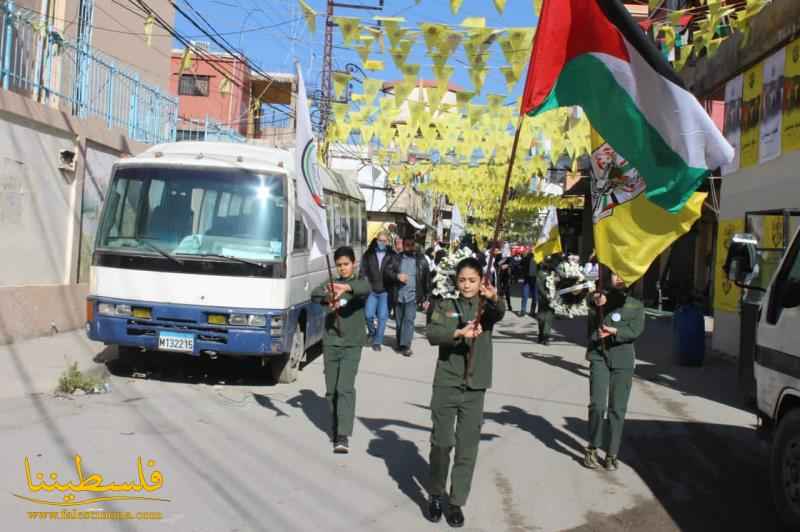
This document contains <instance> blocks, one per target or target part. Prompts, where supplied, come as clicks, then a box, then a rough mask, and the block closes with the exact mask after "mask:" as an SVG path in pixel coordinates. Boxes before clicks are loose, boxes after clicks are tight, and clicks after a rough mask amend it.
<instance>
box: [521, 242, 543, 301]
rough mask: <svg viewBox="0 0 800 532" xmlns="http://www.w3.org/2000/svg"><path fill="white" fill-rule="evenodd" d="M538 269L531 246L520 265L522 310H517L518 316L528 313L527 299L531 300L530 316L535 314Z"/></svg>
mask: <svg viewBox="0 0 800 532" xmlns="http://www.w3.org/2000/svg"><path fill="white" fill-rule="evenodd" d="M538 269H539V265H538V264H537V263H536V257H534V256H533V246H531V247H530V249H529V250H528V253H526V254H525V256H524V257H522V263H521V264H520V277H521V278H522V308H520V309H519V311H520V314H519V315H520V316H524V315H525V314H526V313H527V312H528V298H531V310H530V315H531V316H533V315H534V314H535V312H536V279H537V277H538V275H537V273H538Z"/></svg>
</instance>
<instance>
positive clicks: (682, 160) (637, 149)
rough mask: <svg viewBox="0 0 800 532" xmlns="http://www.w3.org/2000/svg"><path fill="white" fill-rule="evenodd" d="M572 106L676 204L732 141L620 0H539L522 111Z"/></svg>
mask: <svg viewBox="0 0 800 532" xmlns="http://www.w3.org/2000/svg"><path fill="white" fill-rule="evenodd" d="M571 105H579V106H581V107H582V108H583V110H584V111H585V112H586V114H587V116H588V117H589V121H590V122H591V123H592V127H593V128H595V129H596V130H597V131H598V132H599V133H600V135H602V137H603V138H605V139H606V140H607V141H608V143H609V144H610V145H611V146H613V148H614V150H616V151H617V152H618V153H619V154H620V155H621V156H622V157H624V158H625V159H626V160H627V161H628V162H630V164H631V165H632V166H633V167H634V168H636V169H637V170H638V171H639V173H640V175H642V176H645V179H646V183H647V187H646V192H645V194H646V197H647V198H648V199H649V200H650V201H651V202H653V203H654V204H656V205H658V206H659V207H661V208H663V209H666V210H667V211H670V212H673V213H674V212H679V211H680V210H681V208H682V207H683V206H684V204H685V203H686V202H687V201H688V200H689V198H690V197H691V196H692V194H693V192H694V191H695V190H696V189H697V187H698V186H700V184H701V183H702V181H703V179H704V178H705V177H706V176H707V175H708V173H709V172H710V171H711V170H714V169H716V168H718V167H719V166H721V165H723V164H727V163H728V162H730V161H731V160H732V159H733V155H734V152H733V148H732V147H731V146H730V144H728V142H727V141H726V140H725V138H724V137H723V136H722V133H720V131H719V130H718V129H717V127H716V125H715V124H714V122H713V121H712V120H711V118H710V117H709V116H708V114H707V113H706V111H705V110H704V109H703V107H702V106H701V105H700V103H699V102H698V101H697V99H696V98H695V97H694V96H693V95H692V94H691V93H690V92H689V91H687V90H686V89H685V88H684V86H683V83H682V82H681V80H680V79H679V78H678V76H677V75H676V74H675V72H674V71H673V70H672V68H671V67H670V66H669V63H667V61H666V59H664V57H663V56H662V55H661V53H660V52H659V51H658V50H657V49H656V47H655V45H654V44H653V43H651V42H650V41H649V40H648V38H647V36H646V35H645V34H644V32H643V31H642V30H641V28H640V27H639V26H638V25H637V24H636V23H635V22H634V20H633V19H632V18H631V16H630V14H629V13H628V11H627V10H626V9H625V7H624V6H623V4H622V3H621V2H620V1H619V0H545V3H544V7H543V8H542V15H541V18H540V20H539V28H538V30H537V33H536V42H535V44H534V48H533V52H532V55H531V64H530V66H529V68H528V79H527V81H526V83H525V93H524V95H523V99H522V109H521V112H522V113H526V114H530V115H536V114H539V113H542V112H544V111H547V110H549V109H553V108H555V107H562V106H571Z"/></svg>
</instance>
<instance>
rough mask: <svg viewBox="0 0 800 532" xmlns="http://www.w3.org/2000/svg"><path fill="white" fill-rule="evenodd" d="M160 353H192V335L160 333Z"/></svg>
mask: <svg viewBox="0 0 800 532" xmlns="http://www.w3.org/2000/svg"><path fill="white" fill-rule="evenodd" d="M158 349H159V350H160V351H177V352H180V353H194V335H193V334H187V333H173V332H162V333H159V335H158Z"/></svg>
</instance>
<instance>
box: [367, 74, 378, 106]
mask: <svg viewBox="0 0 800 532" xmlns="http://www.w3.org/2000/svg"><path fill="white" fill-rule="evenodd" d="M382 86H383V80H380V79H374V78H367V79H365V80H364V101H365V102H366V103H367V104H372V101H373V100H375V96H377V94H378V91H379V90H380V88H381V87H382Z"/></svg>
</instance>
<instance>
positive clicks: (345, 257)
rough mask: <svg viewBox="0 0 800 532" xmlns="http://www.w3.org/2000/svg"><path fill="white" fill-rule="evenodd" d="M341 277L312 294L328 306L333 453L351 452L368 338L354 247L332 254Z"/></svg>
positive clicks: (364, 288) (363, 284)
mask: <svg viewBox="0 0 800 532" xmlns="http://www.w3.org/2000/svg"><path fill="white" fill-rule="evenodd" d="M333 258H334V260H335V261H336V270H337V272H338V273H339V278H338V279H336V281H334V283H333V284H331V283H324V284H322V285H321V286H319V287H318V288H316V289H315V290H314V291H313V292H312V293H311V299H312V300H313V301H314V302H315V303H319V304H326V305H327V315H326V316H325V336H324V337H323V339H322V348H323V358H324V361H325V390H326V391H325V397H327V399H328V401H330V403H331V413H332V416H333V421H332V424H331V425H332V433H333V438H332V439H333V452H335V453H347V452H349V447H348V437H349V436H351V435H352V434H353V420H354V419H355V414H356V388H355V382H356V373H357V372H358V363H359V362H360V361H361V348H362V346H363V345H364V342H365V341H366V339H367V333H366V330H365V321H364V306H365V304H366V300H367V296H368V295H369V282H368V281H366V280H364V279H358V278H357V277H356V275H355V273H354V272H355V264H356V256H355V253H353V248H351V247H347V246H344V247H340V248H339V249H337V250H336V252H335V253H334V254H333Z"/></svg>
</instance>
